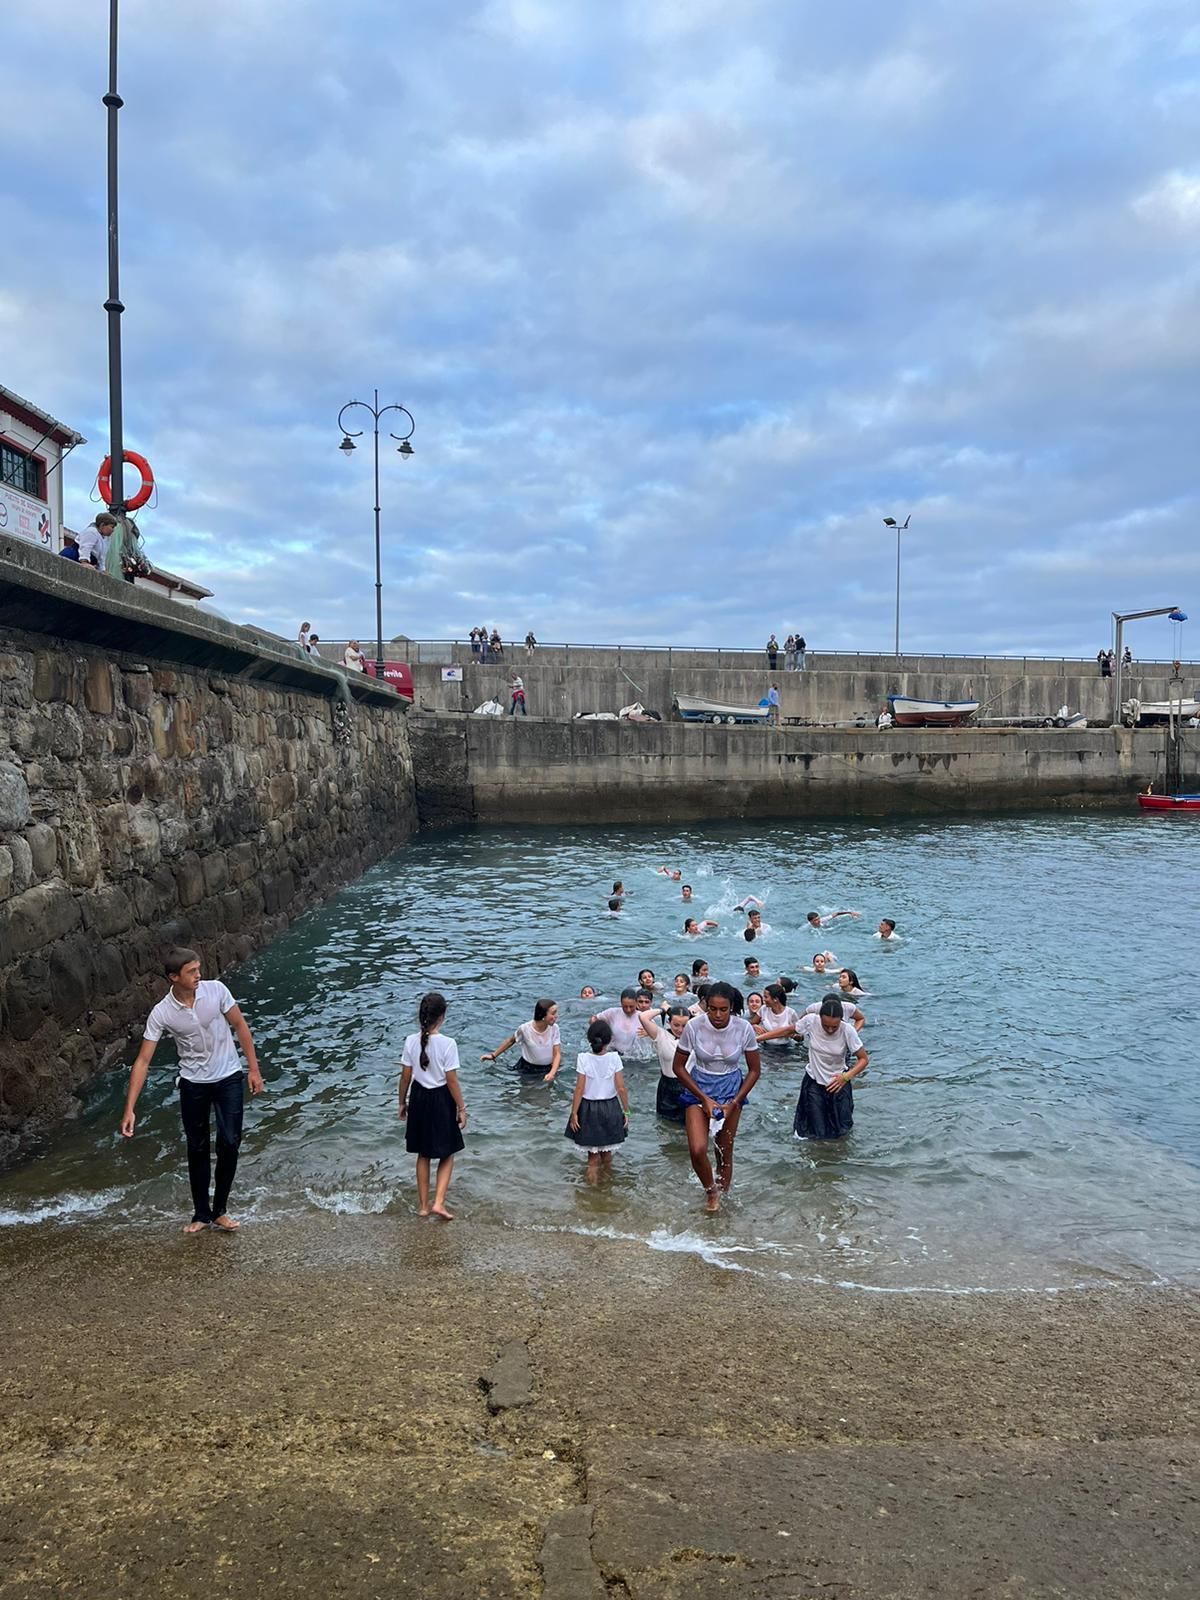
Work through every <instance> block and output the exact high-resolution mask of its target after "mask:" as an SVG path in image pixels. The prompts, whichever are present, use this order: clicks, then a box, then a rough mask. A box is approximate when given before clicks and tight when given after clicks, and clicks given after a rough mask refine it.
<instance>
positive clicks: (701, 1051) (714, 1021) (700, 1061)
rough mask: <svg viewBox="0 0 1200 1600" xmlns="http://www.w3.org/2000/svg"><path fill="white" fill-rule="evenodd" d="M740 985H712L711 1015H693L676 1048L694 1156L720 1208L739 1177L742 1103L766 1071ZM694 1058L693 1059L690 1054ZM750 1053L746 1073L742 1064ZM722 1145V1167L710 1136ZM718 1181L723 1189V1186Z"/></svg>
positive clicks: (713, 1206) (711, 1205)
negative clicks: (736, 1148) (736, 1147)
mask: <svg viewBox="0 0 1200 1600" xmlns="http://www.w3.org/2000/svg"><path fill="white" fill-rule="evenodd" d="M742 1004H743V1001H742V996H741V992H740V990H737V989H735V988H734V987H733V985H732V984H731V983H714V984H710V985H709V990H708V993H707V995H706V996H705V1014H704V1015H703V1016H700V1017H693V1018H692V1020H691V1021H690V1022H689V1023H688V1025H687V1027H686V1028H685V1029H684V1030H683V1033H682V1034H681V1035H680V1038H679V1043H678V1045H677V1047H676V1050H675V1063H674V1067H675V1076H676V1077H677V1078H678V1079H679V1081H680V1083H681V1084H682V1085H683V1093H682V1094H681V1095H680V1099H681V1100H682V1101H683V1104H684V1106H685V1107H686V1108H687V1109H686V1111H685V1113H684V1116H685V1119H686V1127H687V1139H688V1155H689V1156H690V1157H691V1161H692V1169H693V1171H694V1172H695V1174H696V1176H697V1177H698V1178H699V1179H700V1182H701V1183H702V1184H703V1185H704V1196H705V1201H704V1203H705V1206H706V1207H707V1209H708V1210H709V1211H716V1210H717V1209H718V1208H719V1207H720V1204H721V1193H722V1192H724V1191H726V1190H728V1188H729V1185H730V1184H731V1183H732V1182H733V1140H734V1135H735V1134H736V1133H737V1126H738V1121H739V1119H740V1118H741V1115H742V1106H743V1104H744V1103H745V1101H746V1099H747V1097H748V1096H749V1094H750V1091H751V1089H753V1087H754V1085H755V1084H756V1083H757V1082H758V1078H759V1074H760V1072H761V1071H762V1063H761V1060H760V1059H759V1053H758V1040H757V1039H756V1038H755V1037H754V1029H753V1028H752V1027H751V1026H750V1024H749V1023H748V1022H747V1021H746V1019H745V1017H743V1016H742V1014H741V1012H742ZM689 1057H690V1059H689ZM743 1057H745V1061H746V1073H745V1076H744V1077H743V1075H742V1072H741V1067H740V1063H741V1061H742V1058H743ZM710 1137H711V1138H712V1139H713V1142H714V1143H715V1145H716V1147H717V1172H718V1177H717V1179H715V1180H714V1178H713V1169H712V1166H711V1165H710V1163H709V1159H708V1141H709V1138H710ZM718 1184H719V1185H720V1189H718Z"/></svg>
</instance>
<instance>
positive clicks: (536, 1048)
mask: <svg viewBox="0 0 1200 1600" xmlns="http://www.w3.org/2000/svg"><path fill="white" fill-rule="evenodd" d="M514 1044H519V1045H520V1046H521V1059H520V1061H518V1062H517V1071H518V1072H522V1073H535V1072H536V1073H537V1074H538V1075H539V1076H540V1077H541V1080H542V1082H543V1083H553V1082H554V1080H555V1078H556V1077H557V1076H558V1069H559V1067H560V1066H561V1065H562V1038H561V1036H560V1034H559V1031H558V1002H557V1001H556V1000H538V1001H536V1002H535V1004H534V1007H533V1021H532V1022H523V1023H522V1024H521V1026H520V1027H519V1028H514V1029H513V1031H512V1032H511V1033H510V1034H509V1036H508V1038H507V1039H505V1041H504V1043H503V1044H498V1045H497V1046H496V1048H495V1049H494V1050H489V1051H488V1053H487V1054H486V1055H482V1056H480V1058H479V1059H480V1061H495V1059H496V1057H497V1056H502V1055H503V1054H504V1052H505V1051H506V1050H508V1049H509V1048H510V1047H511V1046H512V1045H514ZM547 1067H549V1069H550V1070H549V1071H548V1072H547V1070H546V1069H547Z"/></svg>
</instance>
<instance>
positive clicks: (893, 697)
mask: <svg viewBox="0 0 1200 1600" xmlns="http://www.w3.org/2000/svg"><path fill="white" fill-rule="evenodd" d="M888 705H889V706H890V707H891V708H892V721H893V722H894V723H895V725H896V727H898V728H957V727H960V726H961V725H962V724H963V723H964V722H966V721H967V719H968V718H969V717H973V716H974V715H975V713H976V712H977V711H978V710H979V701H978V700H915V699H914V698H913V697H912V696H911V695H907V694H890V695H888Z"/></svg>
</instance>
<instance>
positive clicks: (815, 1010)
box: [804, 994, 867, 1033]
mask: <svg viewBox="0 0 1200 1600" xmlns="http://www.w3.org/2000/svg"><path fill="white" fill-rule="evenodd" d="M826 1000H837V1001H839V1002H840V1004H841V1007H842V1020H843V1021H844V1022H848V1023H849V1024H850V1025H851V1027H852V1028H853V1029H854V1031H855V1033H858V1032H859V1031H860V1029H862V1028H865V1027H866V1025H867V1019H866V1017H864V1016H863V1014H862V1012H861V1011H860V1010H859V1008H858V1006H857V1005H856V1004H855V1002H854V1001H853V1000H847V999H846V997H845V996H844V995H842V994H826V995H822V996H821V998H820V999H819V1000H814V1001H813V1003H812V1005H811V1006H805V1008H804V1009H805V1011H806V1012H807V1013H808V1014H809V1015H810V1016H816V1015H818V1014H819V1013H820V1010H821V1007H822V1006H823V1005H824V1004H825V1002H826Z"/></svg>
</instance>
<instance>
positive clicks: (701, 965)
mask: <svg viewBox="0 0 1200 1600" xmlns="http://www.w3.org/2000/svg"><path fill="white" fill-rule="evenodd" d="M707 977H708V962H707V961H705V960H703V959H702V958H701V957H700V956H697V957H696V959H695V961H693V962H692V986H693V988H694V987H695V984H696V979H697V978H707Z"/></svg>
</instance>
